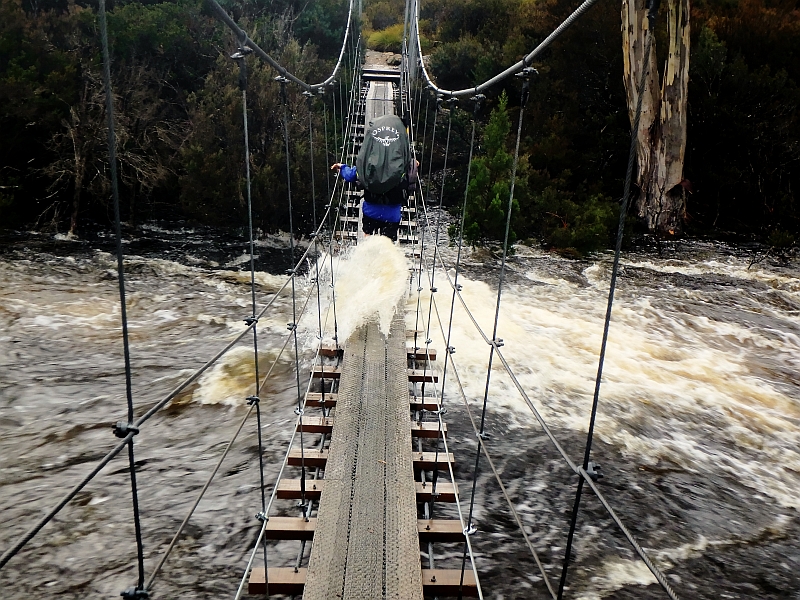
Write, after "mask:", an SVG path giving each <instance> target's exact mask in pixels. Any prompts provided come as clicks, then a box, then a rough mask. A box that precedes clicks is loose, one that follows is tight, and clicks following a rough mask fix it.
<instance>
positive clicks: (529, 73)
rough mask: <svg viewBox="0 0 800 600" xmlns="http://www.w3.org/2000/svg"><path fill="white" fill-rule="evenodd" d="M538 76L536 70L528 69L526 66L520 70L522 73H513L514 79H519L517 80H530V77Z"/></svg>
mask: <svg viewBox="0 0 800 600" xmlns="http://www.w3.org/2000/svg"><path fill="white" fill-rule="evenodd" d="M526 65H527V63H526ZM538 74H539V71H537V70H536V69H534V68H533V67H528V66H526V67H525V68H524V69H522V71H520V72H519V73H515V74H514V77H519V78H521V79H530V78H531V77H533V76H534V75H538Z"/></svg>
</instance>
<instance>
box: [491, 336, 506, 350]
mask: <svg viewBox="0 0 800 600" xmlns="http://www.w3.org/2000/svg"><path fill="white" fill-rule="evenodd" d="M489 344H490V345H491V346H494V347H495V348H502V347H503V346H504V345H505V344H504V343H503V338H494V339H493V340H492V341H491V342H489Z"/></svg>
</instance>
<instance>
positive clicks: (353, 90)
mask: <svg viewBox="0 0 800 600" xmlns="http://www.w3.org/2000/svg"><path fill="white" fill-rule="evenodd" d="M360 40H361V38H360V37H359V43H358V44H357V47H358V45H360ZM356 69H358V63H356ZM359 93H360V90H359V86H358V85H356V84H355V82H354V84H353V85H352V87H351V90H350V99H349V102H348V106H349V114H348V119H347V123H348V131H350V130H351V123H352V122H353V117H354V114H353V113H354V108H355V106H356V105H357V103H356V102H355V98H356V95H357V94H359ZM354 144H355V141H354V140H353V141H351V142H350V147H351V149H352V148H353V146H354ZM347 145H348V144H346V143H343V145H342V149H341V152H342V155H343V154H344V153H345V152H346V148H347ZM339 182H341V185H340V187H339V201H338V206H337V219H338V214H339V211H340V210H341V208H342V204H343V202H344V187H345V186H344V180H343V179H342V178H341V177H340V176H338V175H337V177H336V179H335V182H334V190H333V194H334V195H335V194H336V183H339ZM332 200H333V198H331V202H332ZM331 205H332V204H329V205H328V208H327V210H328V211H330V206H331ZM326 215H327V212H326ZM334 237H335V236H334V235H333V231H331V237H330V241H329V249H328V253H329V255H330V257H331V266H330V277H331V294H332V301H331V303H329V305H328V309H327V314H326V317H325V325H324V326H323V327H326V326H327V322H328V318H329V317H330V314H331V311H332V310H334V311H335V306H336V304H335V283H334V282H335V273H336V272H338V270H339V268H341V266H342V261H341V260H340V261H339V263H338V264H337V265H336V266H335V267H334V264H333V251H332V244H333V240H334ZM318 284H319V280H318ZM334 315H335V313H334ZM334 322H335V317H334ZM288 339H289V338H287V340H288ZM321 343H322V340H320V345H319V346H318V348H317V351H316V354H315V357H314V361H313V362H312V367H313V365H314V364H316V362H317V360H319V359H320V357H321V355H320V349H321ZM312 382H313V379H311V378H309V381H308V384H307V387H306V393H305V394H304V395H303V401H302V403H301V405H300V406H299V408H298V410H297V417H296V419H295V422H294V423H295V426H294V429H293V431H292V435H291V437H290V439H289V443H288V445H287V447H286V452H285V453H284V456H283V460H282V461H281V466H280V468H279V470H278V474H277V476H276V478H275V484H274V485H273V488H272V493H271V495H270V498H269V501H268V502H267V503H266V508H265V509H264V519H263V520H262V524H261V527H260V528H259V533H258V536H257V538H256V541H255V544H254V545H253V549H252V551H251V553H250V558H249V560H248V562H247V565H246V567H245V570H244V573H243V575H242V579H241V581H240V583H239V587H238V589H237V591H236V594H235V595H234V600H239V598H241V596H242V594H244V592H245V589H246V585H247V580H248V577H249V576H250V572H251V571H252V569H253V564H254V563H255V559H256V556H257V554H258V550H259V548H260V547H261V545H262V544H263V541H264V535H265V533H266V529H267V523H268V521H269V513H270V511H271V509H272V505H273V504H274V501H275V498H276V495H277V491H278V482H280V480H281V479H282V477H283V473H284V470H285V469H286V466H287V464H288V459H289V453H290V451H291V449H292V446H293V445H294V440H295V439H296V437H297V433H298V430H299V429H301V428H300V427H299V425H300V423H301V419H302V416H303V414H304V412H305V408H306V397H307V395H308V392H309V391H310V389H311V385H312ZM304 514H307V513H306V511H305V510H304ZM267 578H268V575H267V572H266V569H265V579H267Z"/></svg>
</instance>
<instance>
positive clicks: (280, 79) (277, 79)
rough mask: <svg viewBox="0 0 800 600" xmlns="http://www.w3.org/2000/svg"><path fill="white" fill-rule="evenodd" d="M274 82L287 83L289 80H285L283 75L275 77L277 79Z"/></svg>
mask: <svg viewBox="0 0 800 600" xmlns="http://www.w3.org/2000/svg"><path fill="white" fill-rule="evenodd" d="M274 81H277V82H278V83H289V80H288V79H286V77H284V76H283V75H278V76H277V77H276V78H275V79H274Z"/></svg>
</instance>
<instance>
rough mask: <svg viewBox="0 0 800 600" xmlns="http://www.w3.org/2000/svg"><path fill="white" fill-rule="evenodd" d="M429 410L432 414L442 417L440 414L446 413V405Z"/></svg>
mask: <svg viewBox="0 0 800 600" xmlns="http://www.w3.org/2000/svg"><path fill="white" fill-rule="evenodd" d="M429 412H430V413H431V414H432V415H439V416H440V417H442V416H444V415H446V414H447V407H446V406H442V407H441V408H440V409H439V410H432V411H429Z"/></svg>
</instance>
